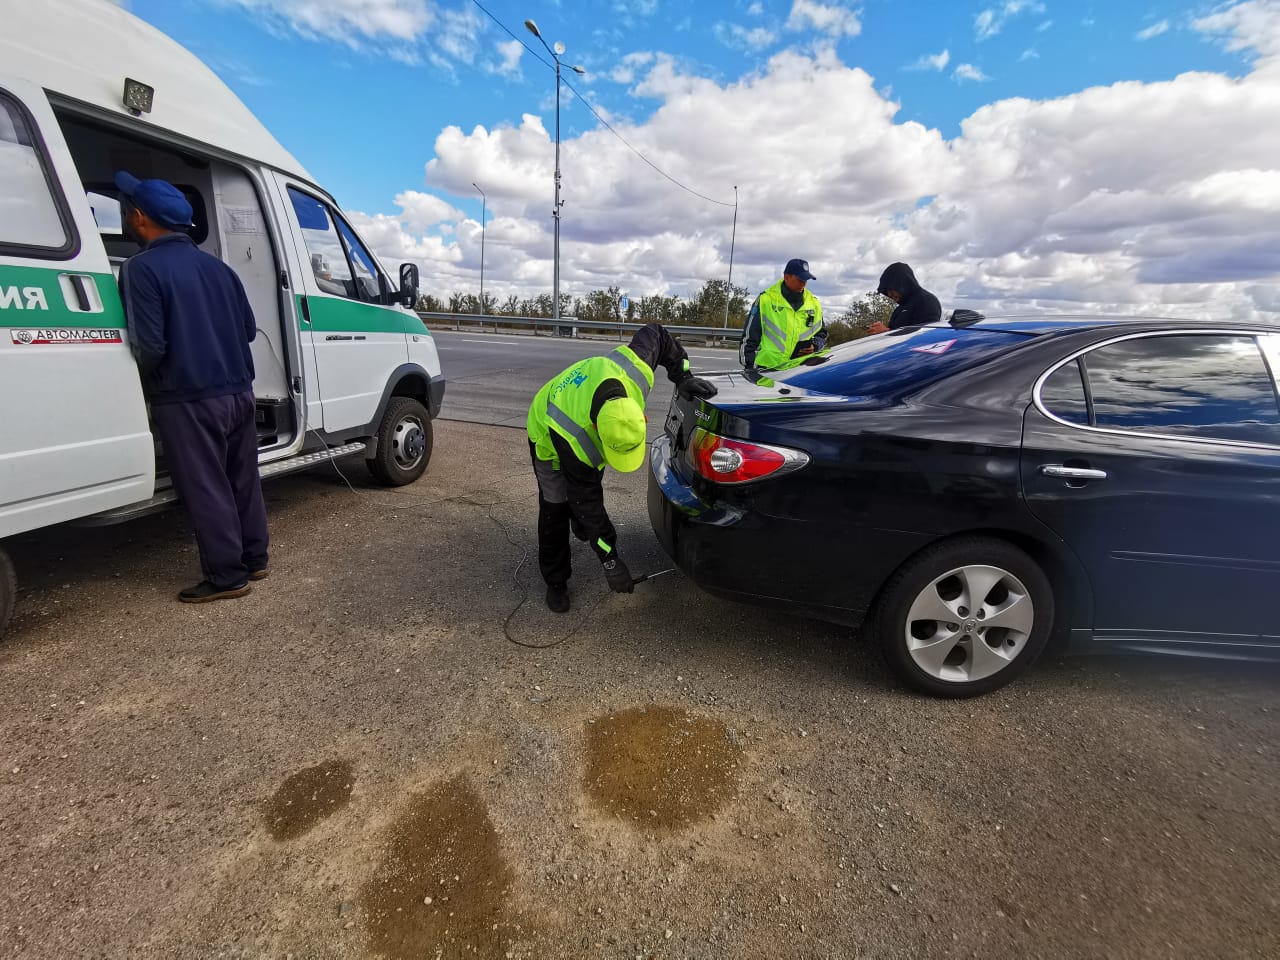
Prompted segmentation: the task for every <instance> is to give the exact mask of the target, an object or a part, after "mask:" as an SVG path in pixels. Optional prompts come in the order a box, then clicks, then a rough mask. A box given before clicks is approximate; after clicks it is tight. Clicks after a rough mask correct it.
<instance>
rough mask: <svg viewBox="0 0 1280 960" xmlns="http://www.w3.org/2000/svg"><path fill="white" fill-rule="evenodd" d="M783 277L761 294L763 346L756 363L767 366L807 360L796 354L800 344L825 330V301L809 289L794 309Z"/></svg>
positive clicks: (775, 367) (783, 366)
mask: <svg viewBox="0 0 1280 960" xmlns="http://www.w3.org/2000/svg"><path fill="white" fill-rule="evenodd" d="M782 283H783V281H781V280H779V281H778V282H777V283H775V284H774V285H773V286H771V287H769V288H767V289H766V290H764V291H763V292H762V293H761V294H760V300H759V310H760V350H759V352H758V353H757V354H756V364H755V365H756V366H757V367H760V368H761V369H765V370H785V369H787V368H788V367H794V366H795V365H796V364H798V363H801V362H802V361H803V360H805V359H806V358H805V357H797V358H794V359H793V358H792V356H791V355H792V354H793V353H794V352H795V349H796V346H797V345H798V344H800V343H801V342H803V341H805V340H812V339H813V338H814V337H815V336H817V334H818V333H819V332H821V330H822V304H821V303H819V302H818V298H817V297H815V296H814V295H813V294H811V293H810V292H809V291H808V290H807V289H806V290H805V291H804V302H803V303H802V304H801V305H800V309H799V310H794V309H792V307H791V304H789V303H788V302H787V298H786V297H784V296H783V295H782Z"/></svg>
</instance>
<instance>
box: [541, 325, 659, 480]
mask: <svg viewBox="0 0 1280 960" xmlns="http://www.w3.org/2000/svg"><path fill="white" fill-rule="evenodd" d="M606 380H618V381H620V382H621V383H622V385H623V387H625V388H626V391H627V396H628V397H630V398H631V399H632V400H634V401H635V402H636V403H638V404H640V407H641V409H643V408H644V401H645V398H646V397H648V395H649V391H650V390H651V389H653V368H651V367H650V366H649V365H648V364H647V363H645V362H644V361H643V360H641V359H640V358H639V357H638V356H636V354H635V352H634V351H633V350H632V349H631V348H630V347H618V349H616V350H614V351H613V352H612V353H610V354H608V355H607V356H604V357H588V358H587V359H585V360H580V361H579V362H578V363H575V364H574V365H573V366H571V367H569V368H568V369H567V370H565V371H564V372H563V373H561V374H560V375H559V376H558V377H554V378H552V380H551V381H550V382H548V383H547V384H546V385H545V386H544V387H543V388H542V389H541V390H539V391H538V392H537V393H536V394H535V395H534V398H533V403H532V404H531V405H530V406H529V418H528V421H527V427H528V431H529V439H530V440H532V441H533V445H534V448H535V451H536V453H537V457H538V459H539V460H550V461H553V462H558V459H559V458H558V457H557V456H556V451H555V447H554V446H552V444H551V431H552V430H554V431H555V432H556V433H558V434H559V435H560V436H561V437H563V438H564V440H565V441H567V442H568V444H569V446H570V447H571V448H572V449H573V452H574V454H575V455H576V456H577V458H578V459H579V460H581V461H582V462H583V463H585V464H589V465H590V466H593V467H595V468H596V469H597V470H603V469H604V453H603V452H602V450H601V448H600V434H599V433H597V432H596V427H595V424H594V423H592V422H591V405H592V400H593V399H594V398H595V394H596V390H597V389H599V387H600V385H601V384H602V383H604V382H605V381H606Z"/></svg>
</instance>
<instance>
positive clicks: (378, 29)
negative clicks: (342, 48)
mask: <svg viewBox="0 0 1280 960" xmlns="http://www.w3.org/2000/svg"><path fill="white" fill-rule="evenodd" d="M221 2H223V3H227V4H230V5H232V6H238V7H242V8H243V9H245V10H247V11H248V12H250V13H253V14H257V15H258V16H260V17H262V18H264V19H265V20H266V21H267V22H268V24H269V25H279V24H284V25H287V26H288V27H290V28H292V29H293V30H295V31H297V32H298V33H301V34H303V35H305V36H312V37H325V38H327V39H329V40H338V41H341V42H343V43H346V44H348V45H349V46H358V45H359V43H360V42H361V41H368V40H378V39H390V40H395V41H402V42H413V41H416V40H418V38H419V37H421V36H422V35H423V33H424V32H425V31H426V29H427V27H429V26H430V25H431V23H432V20H433V16H432V12H431V6H430V5H429V4H428V2H427V0H221Z"/></svg>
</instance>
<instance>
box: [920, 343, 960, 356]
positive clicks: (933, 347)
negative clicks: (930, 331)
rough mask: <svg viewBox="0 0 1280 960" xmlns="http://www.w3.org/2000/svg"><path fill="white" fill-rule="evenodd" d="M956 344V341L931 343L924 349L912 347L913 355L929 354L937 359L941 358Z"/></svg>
mask: <svg viewBox="0 0 1280 960" xmlns="http://www.w3.org/2000/svg"><path fill="white" fill-rule="evenodd" d="M954 343H955V341H954V340H940V341H939V342H938V343H931V344H929V345H928V346H924V347H912V348H911V352H912V353H929V354H932V355H933V356H935V357H938V356H941V355H942V354H944V353H946V352H947V351H948V350H950V349H951V347H952V345H953V344H954Z"/></svg>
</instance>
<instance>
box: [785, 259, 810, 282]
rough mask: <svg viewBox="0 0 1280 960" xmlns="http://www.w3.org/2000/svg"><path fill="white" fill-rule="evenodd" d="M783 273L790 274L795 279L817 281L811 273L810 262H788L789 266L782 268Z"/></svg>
mask: <svg viewBox="0 0 1280 960" xmlns="http://www.w3.org/2000/svg"><path fill="white" fill-rule="evenodd" d="M782 272H783V273H784V274H787V273H789V274H791V275H792V276H793V277H799V278H800V279H801V280H814V279H816V278H815V277H814V275H813V274H812V273H810V272H809V261H808V260H799V259H797V260H788V261H787V265H786V266H785V267H783V268H782Z"/></svg>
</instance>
